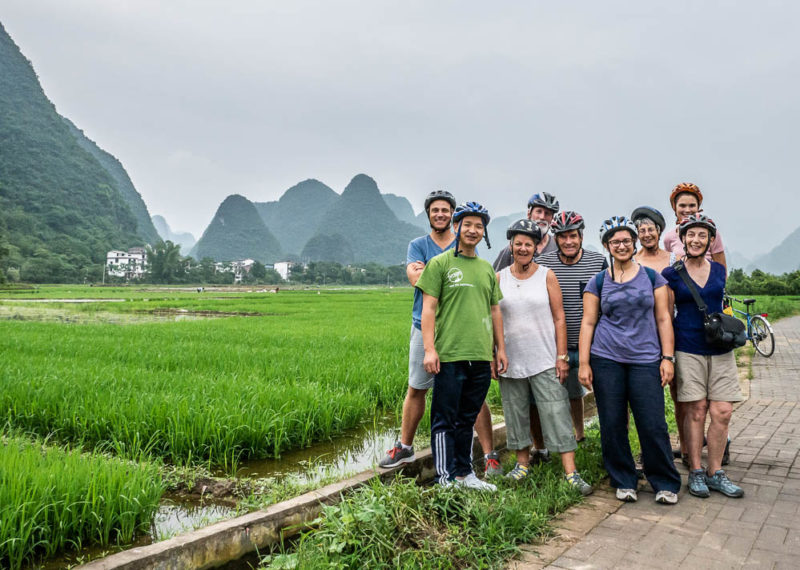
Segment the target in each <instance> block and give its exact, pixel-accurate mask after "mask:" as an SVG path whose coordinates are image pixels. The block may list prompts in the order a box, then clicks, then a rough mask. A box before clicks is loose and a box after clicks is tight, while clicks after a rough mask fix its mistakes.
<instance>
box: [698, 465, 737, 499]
mask: <svg viewBox="0 0 800 570" xmlns="http://www.w3.org/2000/svg"><path fill="white" fill-rule="evenodd" d="M705 479H706V485H708V488H709V489H711V490H712V491H717V492H719V493H722V494H723V495H725V496H726V497H733V498H735V499H738V498H739V497H744V489H742V488H741V487H740V486H739V485H734V484H733V483H732V482H731V480H730V479H728V476H727V475H725V471H723V470H722V469H720V470H719V471H716V472H715V473H714V474H713V475H711V476H709V475H708V474H706V475H705Z"/></svg>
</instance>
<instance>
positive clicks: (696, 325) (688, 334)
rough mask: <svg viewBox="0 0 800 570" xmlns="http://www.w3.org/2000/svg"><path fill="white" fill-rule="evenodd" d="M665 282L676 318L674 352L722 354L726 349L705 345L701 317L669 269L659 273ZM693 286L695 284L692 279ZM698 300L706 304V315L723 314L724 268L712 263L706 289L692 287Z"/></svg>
mask: <svg viewBox="0 0 800 570" xmlns="http://www.w3.org/2000/svg"><path fill="white" fill-rule="evenodd" d="M661 274H662V275H663V276H664V278H665V279H666V280H667V284H668V285H669V286H670V288H671V289H672V292H673V293H674V294H675V308H676V309H677V315H676V316H675V318H674V320H673V321H672V326H673V328H674V329H675V350H680V351H681V352H688V353H690V354H700V355H704V356H708V355H714V354H725V353H726V352H728V351H727V350H725V349H719V348H713V347H711V346H709V345H708V343H707V342H706V337H705V332H704V329H703V313H702V312H701V311H700V308H699V307H698V306H697V303H695V302H694V297H692V293H691V292H690V291H689V288H688V287H687V286H686V284H685V283H684V282H683V279H681V276H680V275H678V272H677V271H675V270H674V269H673V268H672V267H666V268H664V271H662V272H661ZM689 279H692V278H691V276H690V277H689ZM692 283H694V280H693V279H692ZM694 286H695V287H696V288H697V292H698V293H699V294H700V298H701V299H703V302H704V303H705V304H706V307H707V309H706V310H707V311H708V313H709V314H711V313H720V312H722V297H723V295H724V291H725V267H723V266H722V265H721V264H719V263H717V262H716V261H712V262H711V271H710V272H709V274H708V281H706V285H705V287H699V286H698V285H697V283H694Z"/></svg>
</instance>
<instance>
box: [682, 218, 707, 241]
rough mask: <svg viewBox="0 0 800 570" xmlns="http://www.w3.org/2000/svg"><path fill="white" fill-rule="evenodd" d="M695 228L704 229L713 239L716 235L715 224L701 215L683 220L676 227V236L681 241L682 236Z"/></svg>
mask: <svg viewBox="0 0 800 570" xmlns="http://www.w3.org/2000/svg"><path fill="white" fill-rule="evenodd" d="M696 227H701V228H706V229H707V230H708V234H709V235H710V236H711V237H715V236H716V235H717V224H715V223H714V220H712V219H711V218H709V217H708V216H705V215H703V214H692V215H691V216H689V217H688V218H686V219H685V220H683V221H682V222H681V225H680V226H678V235H679V236H680V238H681V239H683V236H685V235H686V232H687V231H689V228H696Z"/></svg>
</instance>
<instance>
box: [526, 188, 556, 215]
mask: <svg viewBox="0 0 800 570" xmlns="http://www.w3.org/2000/svg"><path fill="white" fill-rule="evenodd" d="M535 206H541V207H542V208H547V209H548V210H552V212H553V213H554V214H555V213H556V212H558V200H556V197H555V196H553V195H552V194H548V193H547V192H542V193H538V192H537V193H536V194H534V195H533V196H531V199H530V200H528V209H529V210H530V209H531V208H533V207H535Z"/></svg>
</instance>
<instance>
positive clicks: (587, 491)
mask: <svg viewBox="0 0 800 570" xmlns="http://www.w3.org/2000/svg"><path fill="white" fill-rule="evenodd" d="M564 478H565V479H566V480H567V483H569V484H570V485H572V486H573V487H575V488H576V489H577V490H578V491H580V493H581V495H583V496H584V497H585V496H586V495H591V494H592V491H594V489H593V488H592V486H591V485H589V483H587V482H586V481H584V480H583V477H581V474H580V473H578V472H577V471H573V472H572V473H570V474H569V475H564Z"/></svg>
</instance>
